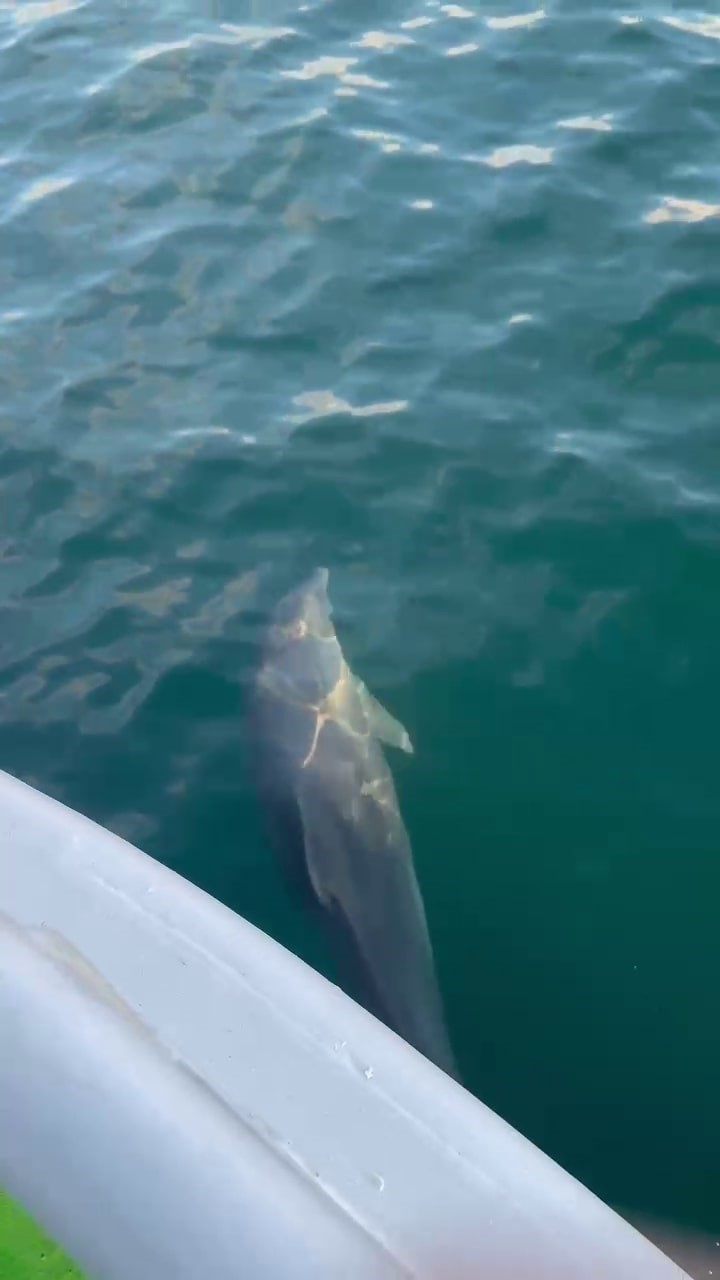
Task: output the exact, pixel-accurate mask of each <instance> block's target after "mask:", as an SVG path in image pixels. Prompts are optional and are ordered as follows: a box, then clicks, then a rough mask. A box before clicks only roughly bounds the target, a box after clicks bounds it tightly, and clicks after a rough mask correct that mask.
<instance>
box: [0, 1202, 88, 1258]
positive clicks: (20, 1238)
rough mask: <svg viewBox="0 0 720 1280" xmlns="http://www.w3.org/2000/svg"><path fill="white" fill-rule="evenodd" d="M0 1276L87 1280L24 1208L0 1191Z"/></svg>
mask: <svg viewBox="0 0 720 1280" xmlns="http://www.w3.org/2000/svg"><path fill="white" fill-rule="evenodd" d="M0 1276H1V1277H2V1280H85V1277H84V1276H83V1272H82V1271H80V1270H79V1268H78V1267H76V1266H75V1263H74V1262H73V1261H72V1260H71V1259H70V1258H68V1256H67V1254H66V1253H64V1252H63V1250H62V1249H61V1248H60V1246H59V1245H57V1244H55V1241H54V1240H51V1239H50V1237H49V1236H46V1235H45V1232H44V1231H42V1230H41V1228H40V1227H38V1226H37V1225H36V1223H35V1222H33V1220H32V1218H31V1217H30V1215H29V1214H28V1213H26V1212H25V1210H24V1209H21V1208H20V1206H19V1205H18V1204H15V1202H14V1200H11V1199H10V1197H9V1196H7V1195H5V1193H4V1192H3V1191H0Z"/></svg>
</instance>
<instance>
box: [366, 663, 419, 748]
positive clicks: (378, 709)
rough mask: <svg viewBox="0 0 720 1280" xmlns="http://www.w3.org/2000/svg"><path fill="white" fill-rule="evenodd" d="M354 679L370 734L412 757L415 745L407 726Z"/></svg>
mask: <svg viewBox="0 0 720 1280" xmlns="http://www.w3.org/2000/svg"><path fill="white" fill-rule="evenodd" d="M354 678H355V687H356V689H357V692H358V697H359V698H360V701H361V702H362V705H363V707H364V709H365V714H366V715H367V718H368V725H369V728H370V732H371V733H373V734H374V735H375V737H376V738H379V739H380V741H381V742H387V744H388V746H390V747H398V748H399V750H400V751H407V752H409V753H410V754H411V755H412V751H413V744H412V742H411V741H410V734H409V733H408V731H407V729H406V728H405V726H404V725H402V724H401V723H400V721H399V720H396V719H395V717H394V716H391V715H390V712H389V711H387V710H386V709H385V707H384V706H383V705H382V703H381V702H378V700H377V698H374V697H373V695H372V694H371V692H370V690H369V689H368V688H367V686H366V685H364V684H363V682H362V680H359V679H358V677H357V676H355V677H354Z"/></svg>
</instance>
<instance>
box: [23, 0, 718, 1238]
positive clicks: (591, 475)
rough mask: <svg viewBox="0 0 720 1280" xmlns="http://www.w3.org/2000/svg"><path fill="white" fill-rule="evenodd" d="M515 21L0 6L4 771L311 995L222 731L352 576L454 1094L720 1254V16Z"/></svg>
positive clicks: (609, 1193)
mask: <svg viewBox="0 0 720 1280" xmlns="http://www.w3.org/2000/svg"><path fill="white" fill-rule="evenodd" d="M516 5H517V0H506V2H505V4H503V0H463V3H462V4H458V5H449V4H448V5H443V4H433V3H430V4H424V3H423V0H389V2H387V0H386V3H384V4H383V5H379V4H377V3H373V0H365V2H364V3H363V4H360V3H359V2H358V0H351V2H350V3H347V2H343V3H340V0H329V2H328V3H322V4H304V5H296V6H295V7H292V6H290V5H286V4H283V3H279V2H277V3H275V2H273V0H266V2H264V3H262V2H261V0H250V2H249V3H248V4H246V5H245V6H244V7H242V8H241V7H239V6H237V7H235V6H231V5H229V4H228V3H227V2H226V0H217V2H216V3H214V4H213V5H211V6H202V5H197V6H192V5H190V4H189V3H187V0H164V3H163V4H162V5H160V6H159V7H158V8H157V9H155V10H153V9H152V7H149V6H148V5H146V4H144V5H141V4H139V3H137V2H136V0H123V2H122V3H120V0H107V2H106V3H104V4H100V3H99V0H88V2H86V3H74V0H25V2H15V3H10V2H9V0H5V2H4V3H2V4H0V222H1V224H2V238H1V239H0V379H1V386H2V398H1V400H0V601H1V605H0V766H2V767H4V768H6V769H8V770H10V771H11V772H13V773H16V774H19V775H20V776H22V777H24V778H26V779H28V780H30V781H32V782H34V783H35V784H36V785H38V786H40V787H41V788H42V789H44V790H46V791H48V792H50V793H51V794H53V795H56V796H58V797H60V798H61V799H62V800H64V801H65V802H67V803H69V804H71V805H73V806H75V807H77V808H79V809H81V810H83V811H85V812H87V813H89V814H90V815H91V816H92V817H94V818H95V819H97V820H98V821H100V822H102V823H104V824H106V825H108V826H110V827H111V828H113V829H114V830H116V831H118V832H120V833H121V834H123V835H125V836H127V837H128V838H130V839H132V840H133V841H135V842H136V843H138V844H140V845H141V846H142V847H143V848H145V849H146V850H147V851H148V852H150V853H152V854H154V855H156V856H158V857H160V858H162V859H163V860H164V861H165V862H167V863H168V864H169V865H171V866H173V867H175V868H177V869H178V870H179V871H181V872H183V873H184V874H185V875H188V876H190V877H191V878H192V879H194V880H195V881H197V882H198V883H200V884H201V885H203V886H204V887H205V888H207V889H209V890H210V891H211V892H213V893H215V894H217V895H219V896H220V897H221V898H223V899H224V900H225V901H226V902H228V903H229V904H230V905H232V906H233V907H234V908H235V909H237V910H238V911H240V912H242V913H243V914H244V915H246V916H248V917H249V918H250V919H251V920H253V921H254V922H256V923H257V924H259V925H260V926H262V927H263V928H264V929H266V930H268V931H269V932H270V933H271V934H273V935H274V936H275V937H277V938H279V939H280V940H281V941H282V942H284V943H285V944H286V945H288V946H290V947H292V948H293V949H295V950H296V951H298V952H299V953H300V954H301V955H302V956H304V957H305V958H306V959H308V960H309V961H310V962H312V963H315V964H318V965H320V966H321V967H326V968H327V966H328V959H327V956H326V954H325V952H324V949H323V943H322V940H321V939H320V938H318V937H317V936H316V935H315V933H314V931H313V929H312V928H311V926H310V925H309V923H308V921H307V919H306V918H305V917H303V916H302V915H301V914H298V912H297V909H296V907H295V906H294V904H293V903H292V902H291V901H290V900H289V899H288V896H287V894H286V892H285V889H284V886H283V884H282V881H281V879H280V875H279V872H278V869H277V866H276V865H275V861H274V859H273V857H272V855H271V854H270V852H269V851H268V849H267V848H266V846H265V843H264V840H263V838H262V835H261V831H260V825H259V819H258V815H257V810H256V805H255V800H254V797H253V793H252V790H251V787H250V783H249V777H248V764H249V759H250V753H251V751H252V744H251V743H250V742H248V741H247V739H246V737H245V735H244V727H243V726H244V721H243V709H244V704H245V680H246V677H247V675H248V672H249V670H250V666H251V663H252V661H253V656H254V653H255V647H254V646H255V643H256V638H257V607H256V602H255V594H256V593H255V575H256V572H257V570H258V568H259V567H261V566H266V565H270V566H275V567H278V566H279V568H280V569H281V570H282V572H283V573H284V574H285V575H286V576H287V577H288V578H292V576H293V575H299V574H301V573H303V572H305V571H306V570H307V568H308V567H310V566H311V565H314V564H318V563H320V564H327V565H328V566H329V567H330V571H331V578H330V586H331V593H332V597H333V600H334V603H335V607H336V621H337V626H338V631H339V634H340V637H341V640H342V642H343V645H344V647H345V650H346V653H347V655H348V658H349V661H350V662H351V664H352V666H353V667H354V668H355V669H356V670H357V671H358V672H359V673H360V674H361V675H362V676H363V678H364V679H365V680H366V682H367V683H368V684H369V685H370V687H371V688H372V689H373V690H374V691H375V692H376V693H377V694H378V695H379V696H380V697H381V698H382V699H383V701H384V702H385V703H386V704H387V705H388V706H389V707H390V708H391V709H392V711H393V712H394V713H395V714H396V715H398V716H399V717H400V718H401V719H402V720H403V722H404V723H405V724H406V725H407V727H408V729H409V731H410V733H411V736H412V738H413V740H414V743H415V755H414V757H412V758H411V759H407V760H406V759H400V760H397V761H394V765H395V767H396V768H395V771H396V776H397V781H398V788H399V792H400V797H401V803H402V807H403V811H404V814H405V817H406V821H407V825H408V828H409V830H410V833H411V837H412V840H413V845H414V848H415V853H416V861H417V865H418V873H419V877H420V879H421V882H422V886H423V891H424V894H425V898H426V902H427V909H428V915H429V918H430V924H431V930H432V934H433V939H434V943H435V948H436V955H437V962H438V967H439V971H440V975H441V981H442V988H443V994H444V998H445V1001H446V1006H447V1010H448V1018H449V1022H450V1026H451V1031H452V1035H453V1039H454V1041H455V1044H456V1046H457V1052H458V1057H459V1059H460V1063H461V1068H462V1071H463V1074H464V1077H465V1079H466V1081H467V1083H468V1086H469V1087H470V1088H472V1089H473V1090H474V1091H475V1092H476V1093H477V1094H478V1095H479V1096H480V1097H482V1098H483V1099H484V1100H485V1101H487V1102H488V1103H489V1104H490V1105H491V1106H492V1107H493V1108H495V1109H496V1110H497V1111H499V1112H500V1113H501V1114H502V1115H503V1116H505V1117H506V1118H507V1119H508V1120H510V1121H511V1122H512V1123H513V1124H514V1125H516V1126H517V1127H519V1128H520V1129H521V1130H522V1131H523V1132H524V1133H526V1134H527V1135H528V1136H529V1137H531V1138H532V1139H533V1140H535V1141H536V1142H538V1143H539V1144H540V1145H541V1146H542V1147H543V1148H544V1149H545V1150H547V1151H548V1152H550V1153H551V1154H552V1155H553V1156H554V1157H555V1158H556V1159H557V1160H559V1161H560V1162H561V1163H562V1164H563V1165H565V1166H566V1167H567V1168H569V1169H570V1170H572V1171H573V1172H574V1173H576V1174H577V1175H578V1176H580V1177H581V1178H582V1179H584V1180H585V1181H586V1182H587V1183H588V1184H589V1185H590V1186H591V1187H593V1188H594V1189H595V1190H597V1191H598V1192H599V1193H600V1194H601V1195H602V1196H603V1197H605V1198H607V1199H608V1200H610V1201H611V1202H613V1203H615V1204H621V1205H623V1206H625V1207H627V1208H635V1209H644V1210H649V1211H652V1212H653V1213H655V1214H659V1215H667V1216H669V1217H671V1218H674V1219H676V1220H678V1221H685V1222H697V1223H698V1224H704V1225H705V1226H707V1227H709V1228H710V1229H713V1230H717V1228H718V1226H720V1210H719V1209H718V1206H719V1205H720V1157H719V1152H720V1099H719V1097H718V1080H719V1079H720V1021H719V1018H718V990H719V976H720V949H719V945H718V938H719V934H718V918H719V916H718V912H719V901H720V861H719V858H720V786H719V785H718V723H719V715H718V712H719V711H720V699H719V698H718V658H719V655H720V524H719V514H720V448H719V446H718V428H717V412H718V403H720V267H719V266H718V263H719V262H720V258H719V256H718V253H719V250H720V217H719V215H720V152H719V150H718V120H720V20H719V19H718V18H717V17H715V16H713V15H712V14H711V13H710V12H709V11H708V12H706V13H705V14H703V13H702V12H701V11H699V10H696V9H692V10H691V9H685V8H683V7H681V6H679V5H676V4H673V3H672V2H671V0H667V3H666V4H665V5H663V4H658V5H656V4H652V5H640V6H639V7H637V8H632V7H630V8H627V9H623V8H622V7H611V6H606V5H600V4H597V3H595V4H591V3H584V2H583V0H556V2H555V3H553V2H552V0H551V3H550V4H549V6H548V7H547V9H546V10H544V11H543V10H538V11H536V12H535V13H531V12H530V6H528V9H527V10H526V11H525V12H524V13H523V12H521V13H518V12H517V11H516V7H515V6H516ZM327 971H328V972H331V970H330V969H329V968H328V969H327Z"/></svg>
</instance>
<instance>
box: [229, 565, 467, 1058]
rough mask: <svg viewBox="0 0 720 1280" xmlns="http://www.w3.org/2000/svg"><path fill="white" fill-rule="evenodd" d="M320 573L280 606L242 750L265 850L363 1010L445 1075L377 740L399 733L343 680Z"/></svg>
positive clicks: (354, 681) (420, 928) (403, 746)
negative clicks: (254, 786)
mask: <svg viewBox="0 0 720 1280" xmlns="http://www.w3.org/2000/svg"><path fill="white" fill-rule="evenodd" d="M327 586H328V571H327V569H316V570H315V571H314V573H312V574H311V576H310V577H309V578H308V579H307V580H306V581H305V582H303V583H302V585H300V586H299V587H298V588H297V589H296V590H293V591H291V592H290V593H289V594H288V595H286V596H285V597H283V599H282V600H281V601H280V603H279V604H278V605H277V607H276V609H275V611H274V613H273V614H272V617H271V619H270V624H269V626H268V628H267V632H266V635H265V638H264V643H263V646H262V656H261V660H260V665H259V668H258V670H257V672H256V676H255V680H254V691H253V699H252V702H253V709H252V718H253V721H254V730H255V732H254V737H253V750H254V752H255V766H256V776H257V781H258V786H259V790H260V795H261V798H262V800H263V803H264V808H265V811H266V814H267V816H268V818H269V825H270V827H271V831H272V835H273V838H274V842H275V843H276V844H277V845H279V847H280V851H281V853H282V855H283V858H284V860H285V862H286V864H287V866H288V868H289V870H290V872H291V874H292V876H293V878H294V879H296V880H298V878H299V882H300V883H301V884H302V885H303V886H304V887H305V889H306V890H308V891H309V896H310V898H311V900H312V901H313V902H314V904H315V906H316V907H318V906H319V908H320V909H321V910H322V913H323V916H324V919H325V921H326V922H327V923H328V924H329V925H330V926H331V927H330V934H331V939H332V941H333V943H334V944H335V948H336V954H339V958H340V961H341V963H342V962H344V963H345V964H346V965H348V962H349V964H350V972H351V975H352V980H354V984H355V987H356V992H354V994H357V996H358V998H359V999H360V1002H361V1003H362V1004H364V1005H365V1007H366V1008H368V1009H370V1011H371V1012H373V1013H374V1014H376V1016H378V1017H379V1018H380V1019H381V1020H382V1021H383V1022H385V1023H386V1025H387V1026H389V1027H391V1028H392V1029H393V1030H394V1031H396V1032H397V1033H398V1034H399V1035H400V1036H402V1038H403V1039H405V1040H406V1041H408V1042H409V1043H410V1044H412V1045H413V1046H414V1047H415V1048H416V1049H418V1050H419V1051H420V1053H422V1054H423V1055H424V1056H425V1057H426V1058H429V1059H430V1060H431V1061H433V1062H434V1063H435V1064H436V1065H437V1066H439V1067H440V1068H441V1069H442V1070H444V1071H446V1072H447V1073H448V1074H449V1075H453V1076H457V1071H456V1068H455V1063H454V1058H453V1053H452V1050H451V1047H450V1042H449V1039H448V1035H447V1031H446V1029H445V1023H444V1018H443V1011H442V1004H441V1000H440V993H439V989H438V983H437V978H436V974H435V966H434V962H433V954H432V946H431V943H430V935H429V933H428V927H427V921H426V917H425V909H424V906H423V901H422V897H421V895H420V889H419V887H418V883H417V879H416V876H415V870H414V867H413V860H412V851H411V848H410V840H409V838H408V834H407V831H406V829H405V824H404V823H403V820H402V816H401V814H400V808H399V805H398V800H397V795H396V792H395V787H394V784H393V779H392V775H391V773H390V769H389V768H388V765H387V761H386V760H385V756H384V754H383V751H382V748H381V746H380V742H381V741H382V742H385V743H388V744H390V745H392V746H394V747H398V748H399V749H400V750H402V751H410V752H411V751H412V745H411V742H410V738H409V736H408V734H407V731H406V730H405V729H404V728H403V726H402V725H401V724H399V723H398V721H397V720H395V719H394V718H393V716H391V715H390V713H389V712H388V711H386V710H385V708H384V707H382V706H381V705H380V703H379V702H377V701H376V699H375V698H374V697H373V696H372V694H371V693H370V692H369V691H368V689H367V688H366V687H365V685H364V684H363V683H362V681H361V680H359V679H358V678H357V677H356V676H354V675H353V673H352V672H351V671H350V668H349V667H348V664H347V662H346V660H345V657H344V655H343V652H342V649H341V648H340V644H339V643H338V639H337V636H336V634H335V629H334V627H333V624H332V621H331V614H332V608H331V605H330V601H329V599H328V593H327Z"/></svg>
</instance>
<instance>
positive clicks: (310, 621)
mask: <svg viewBox="0 0 720 1280" xmlns="http://www.w3.org/2000/svg"><path fill="white" fill-rule="evenodd" d="M328 577H329V574H328V571H327V569H315V570H314V571H313V573H311V574H310V577H309V578H307V579H306V580H305V582H303V583H301V585H300V586H299V587H297V588H296V589H295V590H294V591H291V592H290V593H289V595H287V596H285V597H284V598H283V599H282V600H281V601H280V603H279V605H278V606H277V609H276V610H275V616H274V618H273V626H272V628H271V635H270V644H271V647H272V648H274V649H276V650H277V649H282V648H284V647H285V646H286V645H287V644H289V643H292V642H293V641H295V640H299V639H301V638H302V637H304V636H310V637H312V638H314V639H317V640H330V639H332V637H333V636H334V634H335V629H334V627H333V624H332V621H331V614H332V606H331V604H330V600H329V598H328V593H327V585H328Z"/></svg>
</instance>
